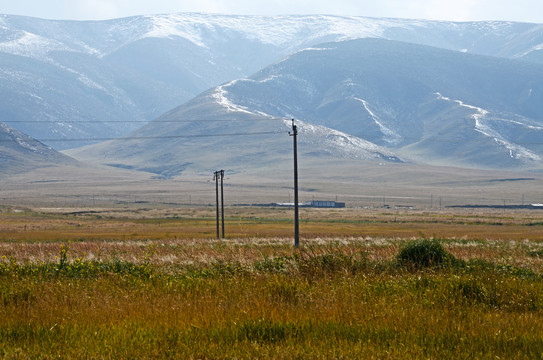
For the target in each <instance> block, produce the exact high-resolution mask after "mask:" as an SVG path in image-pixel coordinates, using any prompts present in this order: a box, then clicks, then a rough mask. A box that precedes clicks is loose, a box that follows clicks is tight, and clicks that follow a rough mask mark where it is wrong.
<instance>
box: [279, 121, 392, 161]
mask: <svg viewBox="0 0 543 360" xmlns="http://www.w3.org/2000/svg"><path fill="white" fill-rule="evenodd" d="M284 123H285V124H286V125H289V126H290V122H289V121H288V120H284ZM296 126H297V130H298V134H299V138H298V139H299V141H301V142H304V143H307V144H309V145H310V146H311V147H313V148H315V150H319V149H322V150H324V151H326V152H328V153H330V154H331V155H333V156H337V157H342V158H348V159H358V160H376V159H384V160H388V161H397V162H400V161H401V160H400V159H399V158H398V157H396V156H395V155H394V154H393V153H392V152H390V151H388V150H386V149H385V148H383V147H381V146H379V145H376V144H374V143H372V142H369V141H366V140H363V139H360V138H358V137H356V136H351V135H348V134H346V133H344V132H341V131H337V130H334V129H330V128H327V127H324V126H320V125H313V124H309V123H306V122H302V121H296Z"/></svg>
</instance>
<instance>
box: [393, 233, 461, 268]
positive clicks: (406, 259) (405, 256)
mask: <svg viewBox="0 0 543 360" xmlns="http://www.w3.org/2000/svg"><path fill="white" fill-rule="evenodd" d="M396 260H397V262H398V264H399V265H400V266H408V267H411V268H422V267H432V266H443V265H450V264H452V263H453V262H456V259H455V258H454V256H453V255H451V254H449V253H448V252H447V250H445V248H444V247H443V245H442V244H441V242H439V241H438V240H436V239H419V240H414V241H411V242H408V243H407V244H405V245H404V246H402V248H401V249H400V252H399V253H398V255H397V256H396Z"/></svg>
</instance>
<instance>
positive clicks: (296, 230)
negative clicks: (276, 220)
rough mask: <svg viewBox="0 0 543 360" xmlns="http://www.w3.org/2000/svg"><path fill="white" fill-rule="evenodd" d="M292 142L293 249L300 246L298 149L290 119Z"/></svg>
mask: <svg viewBox="0 0 543 360" xmlns="http://www.w3.org/2000/svg"><path fill="white" fill-rule="evenodd" d="M289 134H290V136H292V138H293V140H294V247H299V246H300V223H299V215H298V149H297V143H296V136H297V135H298V130H297V129H296V125H294V119H292V132H289Z"/></svg>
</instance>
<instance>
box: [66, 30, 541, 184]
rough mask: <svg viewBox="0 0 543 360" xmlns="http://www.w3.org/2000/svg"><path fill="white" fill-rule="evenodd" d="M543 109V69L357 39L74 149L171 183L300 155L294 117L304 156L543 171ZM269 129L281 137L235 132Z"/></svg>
mask: <svg viewBox="0 0 543 360" xmlns="http://www.w3.org/2000/svg"><path fill="white" fill-rule="evenodd" d="M541 114H543V65H541V64H536V63H528V62H525V61H520V60H512V59H503V58H496V57H489V56H481V55H472V54H466V53H461V52H453V51H450V50H443V49H437V48H435V47H429V46H423V45H415V44H408V43H403V42H397V41H390V40H382V39H358V40H349V41H344V42H332V43H326V44H320V45H318V46H315V47H312V48H308V49H305V50H303V51H298V52H296V53H294V54H292V55H290V56H287V57H285V58H284V59H283V60H282V61H279V62H277V63H275V64H273V65H271V66H269V67H267V68H265V69H263V70H261V71H259V72H257V73H256V74H254V75H253V76H251V77H249V78H246V79H240V80H234V81H231V82H229V83H225V84H223V85H220V86H218V87H216V88H214V89H211V90H209V91H207V92H205V93H203V94H201V95H200V96H198V97H196V98H195V99H193V100H191V101H189V102H187V103H186V104H184V105H183V106H181V107H179V108H177V109H174V110H172V111H171V112H169V113H167V114H165V115H164V116H162V117H160V118H159V119H157V120H155V121H152V122H151V123H149V124H147V125H146V126H144V127H143V128H141V129H139V130H138V131H136V132H134V133H132V134H131V135H130V138H127V139H125V140H123V141H113V142H110V143H105V144H99V145H97V146H92V147H89V148H84V149H82V150H78V151H76V152H73V153H70V154H73V155H74V156H75V157H76V158H86V159H95V160H96V159H102V160H101V161H102V162H104V161H106V162H110V163H115V164H116V165H118V166H129V167H133V168H137V169H140V170H146V171H151V172H156V173H159V174H161V175H164V176H171V175H175V174H178V173H180V172H182V171H184V170H186V169H195V170H202V169H206V170H207V169H213V168H214V167H217V166H229V168H230V169H237V170H240V169H242V168H243V167H245V166H250V167H253V168H254V167H256V166H268V165H269V164H271V163H274V162H277V161H284V159H285V157H288V156H290V153H289V151H288V150H285V149H289V144H288V143H287V141H288V139H287V136H285V135H284V134H286V132H287V131H288V129H289V123H288V121H287V122H285V121H284V119H290V118H295V119H297V122H298V124H299V125H298V126H299V133H300V134H299V135H300V136H299V139H300V142H301V145H300V149H301V152H302V156H303V157H304V158H305V159H318V158H320V157H323V156H324V157H332V158H335V159H338V161H339V159H351V160H352V159H374V160H376V159H378V160H379V161H412V162H417V163H422V164H430V165H454V166H462V167H473V168H487V169H542V168H543V142H542V141H541V139H543V117H542V116H541ZM281 119H283V120H281ZM279 120H281V121H279ZM267 132H276V133H281V134H283V136H278V135H277V136H272V135H269V134H267V137H261V136H256V135H255V136H246V137H244V138H243V139H242V140H241V139H239V138H238V137H237V136H235V135H236V134H245V133H254V134H257V133H258V134H261V133H267ZM209 135H228V136H220V137H213V136H209ZM150 137H151V138H150ZM166 139H167V140H166ZM104 159H105V160H104ZM179 164H183V166H182V167H179V166H178V165H179ZM176 166H177V167H176Z"/></svg>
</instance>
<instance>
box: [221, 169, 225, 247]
mask: <svg viewBox="0 0 543 360" xmlns="http://www.w3.org/2000/svg"><path fill="white" fill-rule="evenodd" d="M220 174H221V220H222V221H221V225H222V238H223V239H224V193H223V181H224V170H221V171H220Z"/></svg>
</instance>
